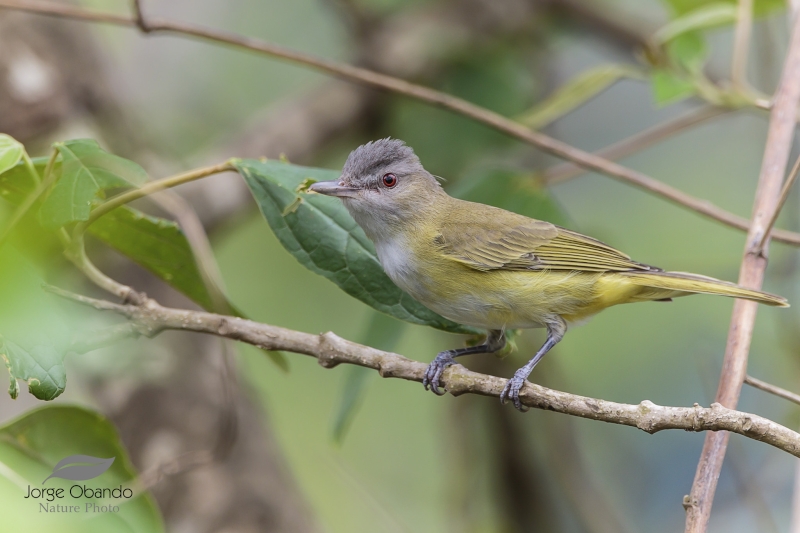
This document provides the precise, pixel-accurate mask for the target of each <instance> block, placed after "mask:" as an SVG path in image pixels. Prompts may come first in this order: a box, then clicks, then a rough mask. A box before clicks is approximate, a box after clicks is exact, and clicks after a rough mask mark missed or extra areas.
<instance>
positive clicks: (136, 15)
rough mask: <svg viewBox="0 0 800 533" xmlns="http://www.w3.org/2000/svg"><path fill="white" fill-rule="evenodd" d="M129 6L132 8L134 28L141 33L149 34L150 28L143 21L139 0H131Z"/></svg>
mask: <svg viewBox="0 0 800 533" xmlns="http://www.w3.org/2000/svg"><path fill="white" fill-rule="evenodd" d="M131 4H132V7H133V20H134V21H135V22H136V26H137V27H138V28H139V30H141V31H142V33H150V26H148V24H147V21H146V20H145V19H144V12H143V11H142V2H141V0H131Z"/></svg>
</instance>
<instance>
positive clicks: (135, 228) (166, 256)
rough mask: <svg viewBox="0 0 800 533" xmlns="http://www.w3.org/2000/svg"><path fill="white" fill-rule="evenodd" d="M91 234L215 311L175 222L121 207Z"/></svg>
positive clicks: (188, 247)
mask: <svg viewBox="0 0 800 533" xmlns="http://www.w3.org/2000/svg"><path fill="white" fill-rule="evenodd" d="M88 232H89V233H91V234H92V235H93V236H95V237H97V238H98V239H100V240H101V241H103V242H104V243H106V244H107V245H109V246H111V247H112V248H114V249H116V250H117V251H119V252H121V253H123V254H125V255H126V256H128V257H129V258H131V259H132V260H133V261H135V262H136V263H138V264H140V265H141V266H143V267H144V268H146V269H147V270H149V271H150V272H152V273H153V274H155V275H156V276H158V277H159V278H161V279H163V280H164V281H166V282H167V283H169V284H170V285H172V286H173V287H174V288H176V289H178V290H179V291H180V292H182V293H183V294H185V295H186V296H188V297H189V298H191V299H192V300H193V301H194V302H196V303H197V304H199V305H200V306H202V307H203V308H205V309H209V310H210V309H212V308H213V301H212V299H211V295H210V294H209V292H208V289H207V288H206V285H205V284H204V282H203V278H202V276H201V275H200V270H199V268H198V266H197V262H196V261H195V258H194V254H193V253H192V249H191V248H190V246H189V243H188V242H187V241H186V236H185V235H184V234H183V231H181V228H180V227H179V226H178V225H177V224H176V223H175V222H173V221H171V220H166V219H163V218H159V217H154V216H150V215H145V214H144V213H142V212H141V211H137V210H136V209H132V208H130V207H118V208H117V209H114V210H113V211H111V212H109V213H108V214H106V215H104V216H102V217H100V218H98V219H97V220H96V221H95V222H94V223H93V224H92V225H91V226H89V228H88Z"/></svg>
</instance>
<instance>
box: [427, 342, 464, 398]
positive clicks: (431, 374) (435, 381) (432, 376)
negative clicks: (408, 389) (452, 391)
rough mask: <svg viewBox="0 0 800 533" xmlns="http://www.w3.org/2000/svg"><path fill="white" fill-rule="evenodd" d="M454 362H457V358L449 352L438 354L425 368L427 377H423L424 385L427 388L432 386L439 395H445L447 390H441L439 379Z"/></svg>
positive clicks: (432, 389)
mask: <svg viewBox="0 0 800 533" xmlns="http://www.w3.org/2000/svg"><path fill="white" fill-rule="evenodd" d="M454 364H456V362H455V359H453V356H452V355H450V354H449V353H447V352H442V353H440V354H438V355H437V356H436V357H435V358H434V359H433V361H431V364H429V365H428V368H426V369H425V377H423V378H422V386H423V387H425V390H428V387H430V390H431V391H433V393H434V394H436V395H437V396H444V394H445V393H446V391H442V390H439V380H440V379H441V378H442V374H443V373H444V369H445V368H447V367H448V366H450V365H454Z"/></svg>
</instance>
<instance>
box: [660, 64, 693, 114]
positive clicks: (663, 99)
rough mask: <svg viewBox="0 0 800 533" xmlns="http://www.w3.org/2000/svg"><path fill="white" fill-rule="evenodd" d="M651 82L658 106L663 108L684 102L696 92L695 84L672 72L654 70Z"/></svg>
mask: <svg viewBox="0 0 800 533" xmlns="http://www.w3.org/2000/svg"><path fill="white" fill-rule="evenodd" d="M651 80H652V83H653V97H654V98H655V101H656V104H658V105H662V106H663V105H667V104H671V103H674V102H677V101H680V100H683V99H684V98H688V97H689V96H691V95H693V94H694V92H695V88H694V84H693V83H692V82H691V81H690V80H688V79H686V78H685V77H683V76H680V75H678V74H676V73H674V72H672V71H670V70H666V69H655V70H653V75H652V78H651Z"/></svg>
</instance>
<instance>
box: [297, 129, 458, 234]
mask: <svg viewBox="0 0 800 533" xmlns="http://www.w3.org/2000/svg"><path fill="white" fill-rule="evenodd" d="M309 190H311V191H314V192H317V193H320V194H326V195H328V196H337V197H339V198H341V199H342V201H343V202H344V205H345V207H346V208H347V210H348V211H349V212H350V214H351V215H352V216H353V218H354V219H355V220H356V222H358V224H359V225H360V226H361V227H362V228H363V229H364V231H365V232H366V233H367V235H368V236H369V237H370V238H372V239H373V240H375V238H376V237H378V238H379V237H380V236H382V235H390V234H393V233H395V231H401V230H402V229H404V226H407V225H408V224H413V223H416V222H417V221H419V220H420V219H424V218H425V216H426V213H428V209H429V208H431V207H432V206H434V207H435V206H436V203H437V200H439V199H440V198H441V196H440V195H443V194H445V193H444V191H443V190H442V188H441V186H440V185H439V182H438V181H436V178H435V177H434V176H433V175H432V174H430V173H429V172H428V171H426V170H425V169H424V168H423V167H422V164H421V163H420V162H419V158H418V157H417V156H416V154H414V150H412V149H411V148H409V147H408V146H406V144H405V143H404V142H403V141H400V140H397V139H380V140H377V141H372V142H369V143H367V144H364V145H361V146H359V147H358V148H356V149H355V150H353V151H352V152H350V155H349V156H348V158H347V162H345V164H344V168H343V169H342V175H341V176H340V177H339V179H338V180H333V181H320V182H317V183H314V184H313V185H312V186H311V187H310V188H309Z"/></svg>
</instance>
